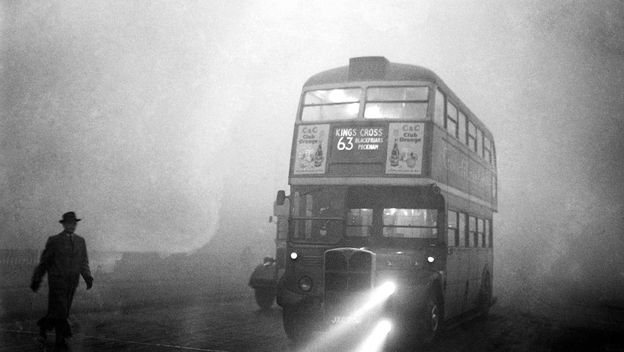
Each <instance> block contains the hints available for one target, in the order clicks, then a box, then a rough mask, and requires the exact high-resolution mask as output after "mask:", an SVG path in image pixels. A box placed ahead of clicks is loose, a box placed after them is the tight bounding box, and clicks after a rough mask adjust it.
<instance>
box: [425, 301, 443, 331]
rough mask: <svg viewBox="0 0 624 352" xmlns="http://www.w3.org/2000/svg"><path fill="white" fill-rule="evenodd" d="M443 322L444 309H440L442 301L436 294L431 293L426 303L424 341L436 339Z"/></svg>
mask: <svg viewBox="0 0 624 352" xmlns="http://www.w3.org/2000/svg"><path fill="white" fill-rule="evenodd" d="M441 322H442V311H441V310H440V303H439V302H438V300H437V299H436V297H435V295H433V294H430V295H429V297H428V298H427V301H426V303H425V310H424V316H423V323H424V324H423V325H424V326H423V328H424V329H423V335H422V342H424V343H431V342H433V340H435V338H436V336H437V335H438V331H439V330H440V325H441Z"/></svg>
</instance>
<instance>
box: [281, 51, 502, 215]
mask: <svg viewBox="0 0 624 352" xmlns="http://www.w3.org/2000/svg"><path fill="white" fill-rule="evenodd" d="M289 176H290V177H289V183H290V184H291V185H314V184H317V185H363V184H364V185H390V186H415V185H429V184H434V183H435V184H436V185H437V186H439V187H440V188H441V189H442V190H443V191H444V192H445V193H447V194H452V195H454V196H458V197H460V198H464V199H467V200H469V201H470V202H473V203H476V204H480V205H481V206H484V207H486V208H489V209H492V210H494V211H496V208H497V194H496V193H497V190H496V183H497V180H496V157H495V147H494V140H493V137H492V134H491V133H490V131H489V130H488V129H487V128H486V127H485V125H484V124H483V123H482V122H481V121H479V120H478V119H477V118H476V117H475V116H474V114H473V113H472V112H471V111H470V110H469V109H468V108H467V107H466V106H465V105H464V104H463V103H462V102H461V100H460V99H459V98H457V96H456V95H455V94H454V93H453V92H452V91H451V90H450V89H449V88H448V87H447V86H446V84H445V83H444V82H443V81H442V80H441V79H440V78H439V77H438V76H437V75H436V74H435V73H433V72H432V71H430V70H427V69H425V68H422V67H419V66H413V65H405V64H396V63H391V62H389V61H388V60H387V59H385V58H383V57H363V58H354V59H351V61H350V65H349V66H345V67H340V68H336V69H332V70H329V71H325V72H321V73H319V74H317V75H314V76H312V77H311V78H310V79H309V80H308V81H307V82H306V83H305V84H304V87H303V91H302V95H301V101H300V105H299V110H298V115H297V120H296V122H295V133H294V136H293V145H292V154H291V167H290V175H289Z"/></svg>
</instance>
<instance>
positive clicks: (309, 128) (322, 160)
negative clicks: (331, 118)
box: [293, 125, 329, 175]
mask: <svg viewBox="0 0 624 352" xmlns="http://www.w3.org/2000/svg"><path fill="white" fill-rule="evenodd" d="M328 137H329V125H301V126H299V129H298V130H297V139H296V141H295V160H294V168H293V172H294V174H295V175H310V174H323V173H325V171H326V165H327V140H328Z"/></svg>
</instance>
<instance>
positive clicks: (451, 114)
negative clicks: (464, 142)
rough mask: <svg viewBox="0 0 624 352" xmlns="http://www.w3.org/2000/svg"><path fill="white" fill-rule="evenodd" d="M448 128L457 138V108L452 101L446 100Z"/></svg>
mask: <svg viewBox="0 0 624 352" xmlns="http://www.w3.org/2000/svg"><path fill="white" fill-rule="evenodd" d="M446 130H447V131H448V133H449V134H450V135H451V136H453V137H455V138H457V108H456V107H455V105H453V103H451V102H450V101H448V100H447V101H446Z"/></svg>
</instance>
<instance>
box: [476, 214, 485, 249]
mask: <svg viewBox="0 0 624 352" xmlns="http://www.w3.org/2000/svg"><path fill="white" fill-rule="evenodd" d="M477 233H478V234H479V236H477V237H478V238H479V240H480V242H481V247H485V232H483V219H477Z"/></svg>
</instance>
